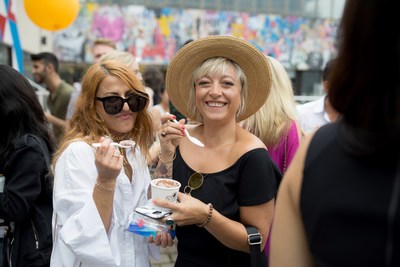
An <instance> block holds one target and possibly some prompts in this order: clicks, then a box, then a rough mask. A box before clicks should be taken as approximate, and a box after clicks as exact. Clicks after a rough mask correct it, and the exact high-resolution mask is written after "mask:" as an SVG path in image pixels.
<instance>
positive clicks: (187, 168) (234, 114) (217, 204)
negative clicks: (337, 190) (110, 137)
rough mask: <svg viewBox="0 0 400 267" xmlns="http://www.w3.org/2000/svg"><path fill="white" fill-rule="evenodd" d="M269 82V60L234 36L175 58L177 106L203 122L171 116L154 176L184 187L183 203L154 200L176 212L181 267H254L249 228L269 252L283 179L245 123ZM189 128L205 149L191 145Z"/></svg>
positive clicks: (170, 78) (170, 75)
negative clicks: (190, 123) (187, 121)
mask: <svg viewBox="0 0 400 267" xmlns="http://www.w3.org/2000/svg"><path fill="white" fill-rule="evenodd" d="M270 77H271V74H270V67H269V65H268V62H267V59H266V57H265V56H264V55H263V54H262V53H261V52H260V51H259V50H257V48H255V47H254V46H253V45H251V44H249V43H248V42H246V41H244V40H241V39H239V38H235V37H229V36H209V37H205V38H202V39H199V40H196V41H193V42H191V43H189V44H187V45H186V46H184V47H183V48H181V49H180V50H179V52H178V53H177V54H176V56H175V57H174V58H173V59H172V61H171V63H170V65H169V68H168V70H167V77H166V88H167V91H168V95H169V97H170V100H171V102H172V103H173V104H174V106H175V107H176V108H177V109H178V110H179V111H180V112H181V113H182V114H183V115H185V116H186V117H188V118H191V119H193V120H195V121H197V122H199V124H197V125H193V126H192V127H189V126H187V125H184V120H181V121H179V123H176V122H173V119H174V116H173V115H171V114H167V115H165V116H164V119H165V123H164V124H163V125H162V126H161V127H160V130H159V135H160V142H161V153H160V155H159V159H160V160H159V164H158V166H157V168H156V172H155V176H157V177H172V178H173V179H175V180H177V181H179V182H180V183H181V184H182V187H181V189H180V191H181V192H180V193H179V196H178V200H179V201H178V203H173V202H168V201H163V200H160V199H154V200H153V203H154V204H156V205H158V206H163V207H166V208H169V209H171V210H172V215H171V218H173V219H174V220H175V222H176V223H177V229H176V230H177V238H178V240H179V243H178V257H177V261H176V264H175V266H241V267H242V266H250V254H249V252H250V246H249V243H248V234H247V232H246V229H245V225H252V226H254V227H255V228H256V230H258V232H259V233H260V234H261V240H262V242H261V249H263V248H264V245H265V241H266V240H267V238H268V234H269V229H270V225H271V221H272V217H273V212H274V198H275V195H276V190H277V186H278V183H279V180H280V178H281V174H280V172H279V170H278V169H277V167H276V166H275V165H274V164H273V163H272V161H271V159H270V157H269V155H268V152H267V150H266V148H265V146H264V144H263V142H261V141H260V140H259V139H258V138H257V137H255V136H254V135H252V134H250V133H248V132H247V131H246V130H244V129H242V128H241V127H240V126H239V125H238V122H239V121H241V120H243V119H245V118H247V117H249V116H251V115H252V114H253V113H255V112H256V111H257V110H258V109H259V108H260V107H261V106H262V105H263V104H264V102H265V100H266V98H267V97H268V93H269V90H270V87H271V78H270ZM185 130H188V131H189V133H190V135H191V136H193V137H195V138H197V139H199V140H200V141H201V142H202V143H203V144H204V147H202V146H198V145H196V144H194V143H192V142H190V140H189V139H188V138H187V134H185ZM259 251H260V248H259V247H258V252H259ZM263 261H264V262H263V264H264V266H266V260H265V258H264V259H263Z"/></svg>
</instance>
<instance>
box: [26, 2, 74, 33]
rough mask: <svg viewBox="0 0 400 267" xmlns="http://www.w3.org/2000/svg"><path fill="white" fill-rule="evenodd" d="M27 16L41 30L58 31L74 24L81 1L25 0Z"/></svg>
mask: <svg viewBox="0 0 400 267" xmlns="http://www.w3.org/2000/svg"><path fill="white" fill-rule="evenodd" d="M24 6H25V11H26V14H28V17H29V18H30V19H31V20H32V22H33V23H35V24H36V25H37V26H39V27H40V28H43V29H45V30H49V31H58V30H62V29H65V28H67V27H68V26H69V25H71V24H72V22H74V20H75V19H76V17H77V16H78V13H79V0H40V1H38V0H24Z"/></svg>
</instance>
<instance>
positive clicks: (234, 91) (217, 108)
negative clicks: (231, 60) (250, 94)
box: [195, 64, 241, 120]
mask: <svg viewBox="0 0 400 267" xmlns="http://www.w3.org/2000/svg"><path fill="white" fill-rule="evenodd" d="M195 90H196V106H197V107H198V109H199V111H200V113H201V114H202V115H203V119H204V120H205V119H207V118H208V119H213V120H216V119H224V118H232V119H234V118H235V116H236V111H237V110H238V109H239V106H240V91H241V84H240V81H239V79H238V77H237V74H236V71H235V68H234V67H233V65H232V64H227V65H226V68H225V70H224V71H223V72H222V73H221V74H214V75H212V74H211V75H207V76H204V77H202V78H200V79H198V80H197V81H196V83H195Z"/></svg>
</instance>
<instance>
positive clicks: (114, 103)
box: [96, 95, 148, 115]
mask: <svg viewBox="0 0 400 267" xmlns="http://www.w3.org/2000/svg"><path fill="white" fill-rule="evenodd" d="M96 100H98V101H101V102H103V107H104V110H105V112H106V113H107V114H109V115H115V114H118V113H120V112H121V110H122V108H123V107H124V104H125V103H128V106H129V109H130V110H131V111H132V112H139V111H141V110H143V109H144V108H145V107H146V104H147V101H148V99H147V98H145V97H144V96H141V95H129V96H128V97H127V98H122V97H120V96H106V97H96Z"/></svg>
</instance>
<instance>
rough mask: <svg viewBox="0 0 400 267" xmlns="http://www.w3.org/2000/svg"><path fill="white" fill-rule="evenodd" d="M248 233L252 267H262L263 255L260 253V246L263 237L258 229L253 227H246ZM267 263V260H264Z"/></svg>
mask: <svg viewBox="0 0 400 267" xmlns="http://www.w3.org/2000/svg"><path fill="white" fill-rule="evenodd" d="M245 227H246V231H247V241H248V243H249V246H250V260H251V267H262V266H265V264H264V265H263V261H262V256H263V255H262V254H261V251H260V244H261V242H262V236H261V234H260V233H259V232H258V229H257V228H255V227H254V226H251V225H245ZM264 262H265V260H264Z"/></svg>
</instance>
